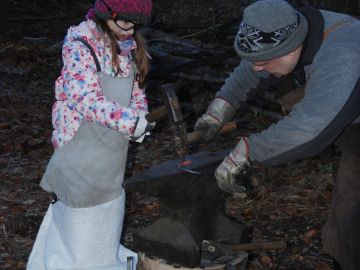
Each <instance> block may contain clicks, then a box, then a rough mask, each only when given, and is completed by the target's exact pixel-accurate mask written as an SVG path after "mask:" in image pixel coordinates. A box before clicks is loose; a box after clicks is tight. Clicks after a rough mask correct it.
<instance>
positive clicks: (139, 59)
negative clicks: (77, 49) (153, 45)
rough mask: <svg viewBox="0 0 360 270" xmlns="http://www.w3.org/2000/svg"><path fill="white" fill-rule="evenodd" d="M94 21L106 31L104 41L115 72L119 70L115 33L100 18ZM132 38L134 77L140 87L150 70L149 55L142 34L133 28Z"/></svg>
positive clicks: (142, 85)
mask: <svg viewBox="0 0 360 270" xmlns="http://www.w3.org/2000/svg"><path fill="white" fill-rule="evenodd" d="M95 22H96V24H97V25H98V26H100V28H101V30H102V31H103V32H104V33H106V34H107V35H108V37H109V39H106V38H105V36H104V41H105V42H108V43H110V44H109V45H110V49H111V55H112V66H113V68H114V70H115V71H116V73H119V72H120V71H121V68H120V64H119V58H118V57H117V55H118V45H117V39H116V36H115V34H114V33H113V32H112V31H111V29H110V28H109V26H108V25H107V23H106V21H104V20H101V19H97V18H96V19H95ZM133 36H134V39H135V42H136V45H137V48H136V50H135V55H134V56H135V57H134V58H135V59H134V60H135V65H136V69H137V73H136V79H137V80H138V82H139V87H140V88H142V87H144V85H145V78H146V75H147V74H148V72H149V70H150V61H149V56H148V54H147V51H146V42H145V39H144V38H143V37H142V35H141V34H140V33H139V32H138V31H136V30H135V32H134V35H133Z"/></svg>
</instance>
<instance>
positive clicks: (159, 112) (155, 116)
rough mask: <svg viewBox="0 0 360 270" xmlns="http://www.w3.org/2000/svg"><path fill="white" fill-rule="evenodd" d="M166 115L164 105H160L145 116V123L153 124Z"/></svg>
mask: <svg viewBox="0 0 360 270" xmlns="http://www.w3.org/2000/svg"><path fill="white" fill-rule="evenodd" d="M166 114H167V109H166V106H165V105H162V106H160V107H158V108H156V109H154V110H152V111H151V112H149V113H148V114H147V115H145V118H146V121H148V122H149V123H152V122H155V121H157V120H159V119H161V118H163V117H164V116H165V115H166Z"/></svg>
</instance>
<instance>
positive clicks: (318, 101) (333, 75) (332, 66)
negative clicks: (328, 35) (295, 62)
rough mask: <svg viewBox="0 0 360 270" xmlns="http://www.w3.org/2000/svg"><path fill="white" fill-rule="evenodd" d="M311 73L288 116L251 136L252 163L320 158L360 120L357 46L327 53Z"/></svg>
mask: <svg viewBox="0 0 360 270" xmlns="http://www.w3.org/2000/svg"><path fill="white" fill-rule="evenodd" d="M307 73H308V81H307V84H306V89H305V96H304V98H303V100H302V101H301V102H300V103H298V104H296V105H295V106H294V107H293V109H292V112H291V113H290V114H289V115H288V116H287V117H285V118H284V119H282V120H280V121H278V122H277V123H275V124H273V125H271V126H270V127H269V128H268V129H266V130H265V131H263V132H261V133H258V134H253V135H251V136H250V137H249V140H248V142H249V148H250V158H251V160H253V161H257V162H259V163H260V164H262V165H265V166H273V165H280V164H284V163H286V162H288V161H293V160H296V159H301V158H306V157H309V156H312V155H315V154H317V153H319V152H320V151H322V150H323V149H324V148H325V147H326V146H328V145H329V144H331V143H332V142H333V141H334V140H335V139H336V138H337V136H338V135H339V134H340V133H341V132H342V130H343V129H344V128H345V127H346V126H347V125H349V124H351V123H352V122H353V121H354V120H355V119H356V118H357V117H358V116H359V115H360V106H359V104H360V82H359V74H360V53H359V48H358V46H356V44H354V46H352V47H351V46H349V45H348V44H345V46H343V47H339V46H331V45H330V46H327V47H325V48H323V49H322V50H321V51H320V52H318V54H317V55H316V57H315V59H314V62H313V64H312V65H311V66H310V67H309V71H308V72H307Z"/></svg>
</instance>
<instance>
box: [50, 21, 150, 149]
mask: <svg viewBox="0 0 360 270" xmlns="http://www.w3.org/2000/svg"><path fill="white" fill-rule="evenodd" d="M79 37H80V38H82V39H84V40H86V41H87V42H88V43H89V44H90V45H91V46H92V48H93V49H94V51H95V53H96V55H97V57H98V59H99V62H100V65H101V68H102V72H104V73H106V74H108V75H112V76H118V77H127V76H128V74H129V72H130V67H131V62H130V61H131V60H130V56H120V55H118V57H119V62H120V68H121V70H122V71H121V72H119V74H118V75H116V73H115V71H114V69H113V68H112V65H111V51H110V47H109V46H107V45H105V43H104V41H103V38H102V33H101V32H100V30H99V29H98V27H97V26H96V24H95V22H94V21H92V20H87V21H84V22H82V23H81V24H80V25H78V26H75V27H70V29H69V30H68V33H67V35H66V37H65V39H64V44H63V50H62V59H63V68H62V70H61V75H60V76H59V77H58V79H57V80H56V82H55V97H56V100H57V101H56V102H55V103H54V105H53V109H52V124H53V128H54V131H53V134H52V143H53V146H54V148H58V147H61V146H62V145H64V144H66V143H68V142H69V141H70V140H71V138H72V137H73V136H74V135H75V134H76V132H77V130H78V129H79V127H80V124H81V122H82V121H91V122H94V123H96V124H99V125H102V126H104V127H108V128H111V129H114V130H117V131H119V132H120V133H122V134H123V135H124V136H125V137H127V138H129V137H130V136H131V135H132V134H133V132H134V127H135V123H136V120H137V117H138V115H139V113H140V111H146V112H147V110H148V105H147V99H146V96H145V91H144V90H143V89H140V88H139V86H138V82H137V81H136V80H135V81H134V85H133V91H132V97H131V102H130V106H129V107H124V106H121V105H120V104H118V103H116V102H113V101H111V100H108V99H106V97H105V96H104V95H103V93H102V91H101V87H100V81H99V76H98V75H97V70H96V64H95V61H94V59H93V57H92V55H91V53H90V52H89V50H88V49H87V48H86V47H85V46H84V45H83V44H82V43H81V42H73V40H74V39H75V38H79ZM135 48H136V44H135V42H134V44H133V49H135Z"/></svg>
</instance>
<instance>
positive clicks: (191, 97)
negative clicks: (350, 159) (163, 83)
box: [0, 0, 339, 270]
mask: <svg viewBox="0 0 360 270" xmlns="http://www.w3.org/2000/svg"><path fill="white" fill-rule="evenodd" d="M239 2H240V3H239ZM247 2H248V1H234V0H231V1H220V0H212V1H208V0H199V1H191V0H180V1H161V0H154V6H155V12H154V21H153V23H152V27H153V28H154V29H158V30H162V31H163V33H166V34H168V35H175V36H177V37H180V36H182V37H186V38H187V40H191V42H194V44H200V45H201V46H202V47H203V48H205V47H206V48H211V49H212V50H216V51H217V52H219V51H220V52H221V50H222V48H228V47H231V46H232V42H233V33H234V28H233V27H236V25H237V23H238V22H239V21H240V14H241V10H242V8H243V7H244V5H246V4H247ZM5 3H7V5H6V4H5V8H4V9H3V10H2V11H1V12H2V14H0V15H1V16H0V17H1V21H0V31H1V35H0V269H4V270H5V269H6V270H16V269H25V267H26V261H27V258H28V256H29V253H30V251H31V247H32V244H33V241H34V239H35V236H36V233H37V230H38V228H39V225H40V223H41V221H42V218H43V215H44V214H45V212H46V209H47V207H48V204H49V201H50V198H49V195H48V194H47V193H45V192H44V191H42V190H41V189H40V188H39V186H38V184H39V182H40V179H41V177H42V174H43V172H44V170H45V167H46V164H47V162H48V160H49V159H50V157H51V154H52V151H53V149H52V146H51V143H50V136H51V130H52V128H51V106H52V103H53V102H54V95H53V90H54V81H55V79H56V77H57V76H58V74H59V72H60V69H61V66H62V63H61V41H62V39H63V37H64V35H65V33H66V30H67V28H68V26H69V25H74V24H77V23H79V22H80V21H81V20H83V18H84V15H85V14H86V11H87V10H88V8H89V7H91V5H92V1H75V3H74V2H73V1H69V0H52V1H44V0H43V1H41V0H33V1H25V0H19V1H11V2H10V1H5ZM6 7H8V8H7V9H6ZM239 61H240V60H239V59H238V58H237V57H236V56H235V54H234V55H233V56H232V57H230V58H228V59H226V61H219V62H218V63H212V64H211V65H206V66H202V67H199V68H198V69H193V70H191V71H188V72H187V71H183V72H182V74H180V75H179V74H178V79H179V81H181V84H182V90H181V92H180V95H179V97H180V99H181V102H182V105H183V113H184V115H185V121H186V122H187V123H188V127H189V130H191V127H192V126H193V124H194V122H195V119H197V117H199V116H200V115H201V114H202V113H203V112H204V110H205V109H206V107H207V105H208V104H209V103H210V101H211V100H212V98H213V96H214V94H215V92H216V91H217V90H218V89H219V88H220V86H221V81H222V80H223V79H224V78H226V76H227V75H228V74H229V73H230V72H231V70H232V68H233V67H234V66H236V64H238V62H239ZM191 76H192V77H191ZM199 78H200V79H199ZM202 78H205V79H202ZM209 78H218V79H219V80H218V81H216V80H213V81H211V80H209ZM149 85H151V84H149ZM148 97H149V103H150V108H155V107H157V106H158V105H161V99H160V97H159V93H157V91H156V90H155V89H153V88H151V87H149V89H148ZM258 105H259V104H257V106H258ZM255 107H256V106H255ZM255 107H254V106H252V107H249V109H246V110H245V111H244V112H243V113H242V114H240V113H238V114H237V115H236V118H237V119H238V120H239V121H240V122H241V123H242V124H241V127H239V128H238V130H236V131H235V132H233V133H231V134H228V135H225V136H222V137H219V138H217V139H216V140H215V141H214V142H212V143H210V144H196V145H194V146H192V147H191V148H190V152H191V153H195V152H198V151H203V150H207V151H218V150H223V149H226V148H230V147H232V146H234V145H235V144H236V142H237V140H238V139H239V137H240V136H244V135H248V134H250V133H253V132H257V131H260V130H262V129H264V128H266V127H267V126H269V125H270V124H271V123H273V122H275V121H276V120H277V119H276V118H275V117H273V116H274V115H275V116H276V115H278V113H279V112H277V114H269V113H268V111H265V110H262V109H260V110H255V109H254V108H255ZM173 149H174V148H173V139H172V134H171V133H170V132H169V123H168V122H167V121H165V120H164V121H160V122H159V123H158V125H157V127H156V129H155V132H153V135H151V136H150V137H149V138H147V140H146V141H145V142H144V143H142V144H135V143H132V144H131V147H130V150H129V157H128V164H127V173H126V176H127V177H129V176H131V175H134V174H136V173H139V172H141V171H143V170H145V169H147V168H149V167H150V166H151V165H153V164H157V163H160V162H163V161H167V160H170V159H174V158H177V156H176V153H175V151H174V150H173ZM338 159H339V153H338V152H337V150H336V148H335V147H334V146H330V147H328V148H327V149H326V150H325V151H324V152H322V153H321V154H319V155H317V156H315V157H312V158H308V159H305V160H301V161H296V162H292V163H289V164H286V165H283V166H279V167H276V168H259V169H258V170H257V171H256V174H255V175H254V177H253V180H254V181H255V182H256V192H255V193H254V196H252V197H250V198H247V199H236V198H232V197H227V198H226V199H225V200H224V207H225V208H226V212H227V214H228V215H229V216H231V217H233V218H234V219H237V220H239V221H242V222H245V223H247V224H249V225H251V226H253V227H254V234H253V239H254V240H255V241H261V240H262V241H275V240H284V241H286V243H287V244H288V246H287V248H286V249H285V250H281V251H263V252H253V253H251V254H250V260H249V262H248V269H302V270H304V269H317V270H320V269H324V270H325V269H332V264H331V257H330V256H329V254H327V253H326V252H325V251H324V250H323V249H322V247H321V230H322V227H323V225H324V222H325V220H326V216H327V212H328V207H329V203H330V200H331V195H332V193H331V192H332V189H333V185H334V179H335V173H336V169H337V166H338ZM127 206H128V212H127V213H128V214H127V219H126V220H127V221H126V224H125V225H126V228H125V232H124V237H123V241H124V243H125V244H126V245H127V246H129V247H131V240H132V233H133V232H134V231H136V230H138V229H139V228H142V227H144V226H146V225H147V224H150V223H151V222H152V221H154V220H155V219H156V218H157V217H158V214H159V212H158V211H156V210H157V209H158V208H159V207H161V206H159V205H158V204H157V201H156V198H149V197H147V196H145V195H143V194H129V196H128V199H127Z"/></svg>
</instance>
